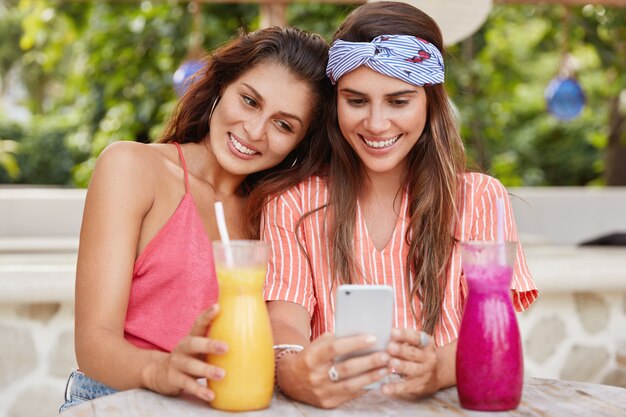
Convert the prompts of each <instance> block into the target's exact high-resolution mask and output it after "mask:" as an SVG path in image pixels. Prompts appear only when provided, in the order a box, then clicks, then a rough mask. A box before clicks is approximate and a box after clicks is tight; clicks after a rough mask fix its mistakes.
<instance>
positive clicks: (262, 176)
mask: <svg viewBox="0 0 626 417" xmlns="http://www.w3.org/2000/svg"><path fill="white" fill-rule="evenodd" d="M205 60H206V65H205V66H204V68H203V69H202V70H201V71H200V72H199V73H198V75H196V76H195V78H194V79H193V82H192V84H191V86H190V87H189V89H188V91H187V92H186V93H185V95H184V96H183V97H182V98H181V100H180V101H179V102H178V104H177V107H176V110H175V112H174V116H173V117H172V118H171V119H170V121H169V123H168V125H167V128H166V129H165V132H164V133H163V135H162V136H161V138H160V140H159V142H161V143H170V142H178V143H187V142H199V141H201V140H203V139H204V138H205V137H206V135H207V134H208V133H209V119H210V117H211V110H212V108H213V106H214V104H215V102H216V100H218V99H219V96H220V95H221V93H222V92H223V91H224V89H225V88H226V87H227V86H228V85H230V84H231V83H232V82H233V81H235V80H236V79H238V78H239V77H241V76H242V75H243V74H244V73H246V71H248V70H250V69H251V68H253V67H254V66H256V65H270V64H278V65H281V66H283V67H284V68H286V69H287V70H289V71H290V72H291V73H292V74H293V75H294V76H295V77H296V78H298V79H299V80H302V81H304V82H306V83H307V84H308V86H309V92H310V97H311V104H312V108H313V119H312V122H311V125H310V126H309V128H308V130H307V132H306V133H305V135H304V138H303V139H302V141H301V142H300V143H299V144H298V146H297V147H296V148H295V149H294V150H293V151H291V153H289V155H287V157H286V158H285V159H284V160H283V161H282V162H281V163H279V164H278V165H277V166H275V167H273V168H270V169H267V170H264V171H262V172H257V173H254V174H251V175H248V176H247V177H246V179H245V180H244V181H243V184H242V186H241V192H242V193H243V195H245V196H247V197H248V198H247V200H248V203H247V207H246V213H245V215H246V220H247V226H248V233H249V234H250V237H252V238H258V237H259V224H260V219H261V216H262V211H263V207H264V205H265V203H266V201H267V197H268V196H269V195H274V194H278V193H280V192H282V191H283V190H285V189H287V188H288V187H290V186H293V185H295V184H297V183H298V182H300V181H301V180H303V179H305V178H307V177H309V176H311V175H313V174H315V173H317V172H318V171H320V170H321V169H322V167H323V166H325V164H326V163H327V162H328V159H329V157H328V155H329V145H328V140H327V137H326V132H325V130H324V128H325V121H326V119H327V117H328V114H329V104H330V101H331V99H332V85H331V84H330V81H329V80H328V78H327V77H326V75H325V69H326V63H327V61H328V43H327V42H326V41H325V40H324V39H323V38H322V37H321V36H319V35H317V34H314V33H309V32H306V31H303V30H300V29H297V28H293V27H288V28H280V27H272V28H267V29H261V30H258V31H255V32H251V33H243V32H242V33H240V34H239V36H238V37H237V38H235V39H233V40H232V41H230V42H229V43H227V44H225V45H223V46H221V47H220V48H218V49H216V50H215V51H214V52H213V53H211V54H210V55H208V56H207V57H206V58H205Z"/></svg>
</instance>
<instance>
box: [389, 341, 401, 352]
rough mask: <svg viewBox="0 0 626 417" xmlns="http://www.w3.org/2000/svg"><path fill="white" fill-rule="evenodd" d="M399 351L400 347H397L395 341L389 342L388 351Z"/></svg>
mask: <svg viewBox="0 0 626 417" xmlns="http://www.w3.org/2000/svg"><path fill="white" fill-rule="evenodd" d="M399 351H400V348H399V347H398V345H397V344H396V343H389V352H391V353H398V352H399Z"/></svg>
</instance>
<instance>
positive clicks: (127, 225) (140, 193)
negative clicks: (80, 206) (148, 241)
mask: <svg viewBox="0 0 626 417" xmlns="http://www.w3.org/2000/svg"><path fill="white" fill-rule="evenodd" d="M138 146H143V145H138V144H129V143H123V144H122V143H120V144H114V145H113V146H111V147H109V148H108V149H107V150H105V151H104V152H103V153H102V155H101V156H100V158H99V160H98V163H97V165H96V169H95V171H94V174H93V177H92V180H91V183H90V186H89V190H88V192H87V199H86V203H85V210H84V215H83V224H82V228H81V236H80V246H79V253H78V264H77V274H76V337H75V345H76V357H77V360H78V364H79V366H80V368H81V370H83V371H84V372H85V373H86V374H87V375H89V376H90V377H92V378H95V379H96V380H99V381H101V382H102V383H104V384H106V385H109V386H111V387H112V388H115V389H118V390H123V389H130V388H137V387H146V388H149V389H152V390H154V391H157V392H160V393H163V394H178V393H179V392H180V391H181V390H182V389H187V390H188V391H190V392H192V393H194V394H195V395H198V396H200V397H202V398H205V399H210V398H209V397H211V396H212V393H210V391H208V390H207V389H206V388H204V387H201V386H200V385H198V384H197V383H196V382H195V379H194V378H193V376H200V375H202V376H207V377H213V376H214V373H215V371H216V370H215V369H213V368H212V367H209V366H208V365H207V364H205V363H204V362H203V361H200V360H198V359H194V358H190V356H194V355H197V354H198V353H201V352H208V351H210V350H212V349H218V350H219V346H217V345H216V344H215V343H212V342H211V341H209V339H206V338H204V337H202V335H203V334H204V332H206V327H207V326H208V325H209V323H210V322H211V320H212V319H213V317H215V315H216V314H217V309H214V310H212V311H207V312H205V313H204V314H203V315H201V316H200V317H199V318H198V320H197V321H196V324H195V326H194V329H193V330H192V332H191V333H190V335H189V336H188V337H187V338H185V339H184V340H183V341H181V343H180V344H179V345H178V346H177V347H176V348H175V349H174V351H173V352H172V353H171V354H169V353H164V352H160V351H156V350H145V349H139V348H137V347H135V346H133V345H132V344H130V343H129V342H127V341H126V340H125V339H124V321H125V318H126V310H127V306H128V300H129V294H130V286H131V281H132V273H133V267H134V262H135V258H136V255H137V247H138V242H139V236H140V230H141V225H142V222H143V220H144V218H145V216H146V215H147V214H148V212H149V211H150V209H151V207H152V205H153V203H154V187H153V181H154V180H153V178H152V175H153V174H154V172H153V170H149V169H146V166H145V158H142V155H141V153H145V152H146V150H145V149H143V148H138ZM157 180H158V178H157ZM222 348H223V347H222ZM189 359H192V360H189Z"/></svg>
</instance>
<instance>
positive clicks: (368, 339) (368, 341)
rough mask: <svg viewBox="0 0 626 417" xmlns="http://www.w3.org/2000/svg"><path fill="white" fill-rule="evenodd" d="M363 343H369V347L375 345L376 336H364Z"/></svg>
mask: <svg viewBox="0 0 626 417" xmlns="http://www.w3.org/2000/svg"><path fill="white" fill-rule="evenodd" d="M365 341H366V342H367V343H369V344H370V345H373V344H374V343H376V336H374V335H373V334H370V335H368V336H366V338H365Z"/></svg>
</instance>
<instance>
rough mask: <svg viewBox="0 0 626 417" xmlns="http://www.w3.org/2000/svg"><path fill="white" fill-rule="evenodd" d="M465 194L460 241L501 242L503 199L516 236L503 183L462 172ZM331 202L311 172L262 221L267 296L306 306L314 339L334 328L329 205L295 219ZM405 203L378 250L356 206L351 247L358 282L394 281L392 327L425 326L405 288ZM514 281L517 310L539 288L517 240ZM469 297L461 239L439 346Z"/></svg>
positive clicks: (511, 237) (454, 332) (454, 333)
mask: <svg viewBox="0 0 626 417" xmlns="http://www.w3.org/2000/svg"><path fill="white" fill-rule="evenodd" d="M460 191H461V200H460V202H459V209H460V210H461V213H460V217H459V222H458V223H457V227H456V236H455V237H456V238H457V240H458V241H459V242H460V241H468V240H496V233H497V219H496V214H495V213H496V199H497V198H498V197H502V198H503V199H504V202H505V204H504V206H505V210H504V211H505V224H504V226H505V227H504V229H505V240H507V241H517V240H518V237H517V229H516V226H515V221H514V218H513V212H512V209H511V204H510V201H509V198H508V194H507V191H506V189H505V188H504V186H503V185H502V184H501V183H500V182H499V181H498V180H496V179H495V178H492V177H490V176H487V175H484V174H477V173H468V174H465V175H464V177H463V182H462V184H461V190H460ZM327 200H328V188H327V185H326V181H325V180H324V178H321V177H311V178H309V179H307V180H305V181H303V182H301V183H300V184H298V185H297V186H295V187H293V188H291V189H290V190H287V191H286V192H284V193H283V194H281V195H280V196H278V197H276V198H274V199H272V201H270V203H269V205H268V206H267V207H266V210H265V213H264V217H263V222H262V223H263V225H262V237H263V239H264V240H266V241H268V242H270V244H271V253H270V262H269V266H268V274H267V281H266V283H265V299H266V300H268V301H269V300H282V301H290V302H293V303H297V304H300V305H302V306H303V307H304V308H306V310H307V311H308V313H309V315H310V317H311V338H312V339H315V338H316V337H318V336H320V335H321V334H323V333H324V332H332V331H333V328H334V314H333V311H334V291H333V290H334V289H335V288H336V286H337V283H336V282H335V283H334V280H333V276H332V273H331V269H330V241H329V240H328V239H327V236H326V231H325V222H324V219H325V215H326V209H323V210H319V211H317V212H315V213H314V214H312V215H309V216H307V217H306V218H305V220H304V221H303V222H302V223H301V225H300V227H299V228H298V230H296V222H297V221H298V220H299V219H300V217H301V216H302V215H303V214H305V213H308V212H309V211H311V210H314V209H316V208H318V207H320V206H322V205H324V204H325V203H326V201H327ZM407 208H408V194H407V193H404V196H403V201H402V206H401V210H400V213H401V215H400V216H399V218H398V222H397V224H396V227H395V230H394V232H393V235H392V237H391V239H390V241H389V243H388V244H387V246H386V247H385V248H384V249H382V250H381V251H379V250H377V249H376V248H375V247H374V245H373V244H372V242H371V241H370V239H369V235H368V232H367V227H366V224H365V219H364V218H363V215H362V212H361V209H360V207H359V206H358V205H357V218H356V220H355V221H356V223H355V229H354V230H355V236H354V241H353V248H354V254H355V259H356V262H357V263H358V266H359V268H360V269H361V271H362V272H363V276H364V278H362V282H354V284H379V285H383V284H384V285H390V286H392V287H393V289H394V296H395V307H394V327H399V328H413V329H420V328H421V326H422V324H421V320H415V319H414V317H413V314H412V312H411V302H412V301H413V304H414V308H415V313H416V316H417V317H418V318H419V317H421V309H420V302H419V300H418V299H417V297H416V298H415V300H409V297H408V295H407V293H408V290H407V288H406V285H405V282H406V276H407V273H410V271H407V269H406V257H407V256H408V245H407V244H406V241H405V234H406V228H407V226H408V223H409V222H408V220H409V219H408V213H407ZM296 235H297V236H298V238H299V240H300V242H301V243H302V245H303V246H304V248H305V250H306V253H307V254H308V255H309V260H310V263H309V260H307V257H306V255H305V254H303V253H302V251H301V249H300V246H299V245H298V241H297V239H296ZM411 281H412V280H411ZM511 286H512V293H513V305H514V307H515V309H516V310H517V311H522V310H525V309H526V308H528V307H529V306H530V305H531V304H532V303H533V301H534V300H535V299H536V298H537V289H536V287H535V284H534V282H533V280H532V277H531V275H530V272H529V270H528V267H527V265H526V259H525V257H524V252H523V250H522V247H521V245H520V244H519V243H518V247H517V262H516V265H515V270H514V274H513V280H512V284H511ZM466 295H467V286H466V283H465V278H464V277H463V271H462V270H461V251H460V245H459V244H458V243H457V244H456V245H455V247H454V249H453V253H452V258H451V262H450V263H449V268H448V277H447V283H446V288H445V295H444V301H443V305H442V315H441V321H440V323H439V324H438V325H437V326H436V327H435V334H434V335H433V336H434V337H435V340H436V343H437V345H438V346H442V345H445V344H447V343H450V342H452V341H454V340H456V339H457V337H458V333H459V326H460V323H461V315H462V311H463V306H464V302H465V297H466Z"/></svg>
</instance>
